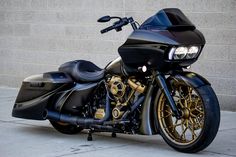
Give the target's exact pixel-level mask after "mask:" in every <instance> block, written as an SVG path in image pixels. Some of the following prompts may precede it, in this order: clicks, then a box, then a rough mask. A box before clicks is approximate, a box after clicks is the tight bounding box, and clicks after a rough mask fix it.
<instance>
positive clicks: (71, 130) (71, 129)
mask: <svg viewBox="0 0 236 157" xmlns="http://www.w3.org/2000/svg"><path fill="white" fill-rule="evenodd" d="M49 121H50V123H51V125H52V126H53V128H54V129H56V130H57V131H59V132H60V133H63V134H69V135H73V134H77V133H79V132H81V131H82V130H83V128H81V127H79V126H76V125H71V124H68V123H62V122H56V121H52V120H49Z"/></svg>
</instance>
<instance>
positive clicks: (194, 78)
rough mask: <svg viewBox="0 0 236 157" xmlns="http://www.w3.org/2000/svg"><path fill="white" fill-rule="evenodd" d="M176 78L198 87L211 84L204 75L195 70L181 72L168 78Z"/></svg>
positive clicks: (169, 79)
mask: <svg viewBox="0 0 236 157" xmlns="http://www.w3.org/2000/svg"><path fill="white" fill-rule="evenodd" d="M171 80H176V81H181V82H184V83H186V84H188V85H191V86H192V87H194V88H198V87H201V86H204V85H211V84H210V83H209V82H208V81H207V80H206V79H205V78H204V77H202V76H201V75H199V74H197V73H194V72H187V71H185V72H181V73H177V74H174V75H171V76H170V77H169V78H168V81H167V82H169V81H171Z"/></svg>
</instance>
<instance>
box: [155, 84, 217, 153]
mask: <svg viewBox="0 0 236 157" xmlns="http://www.w3.org/2000/svg"><path fill="white" fill-rule="evenodd" d="M170 92H171V93H172V96H173V98H174V101H175V103H176V105H177V108H178V109H179V110H180V111H181V113H182V117H181V119H177V118H175V116H174V115H173V113H172V111H171V109H170V106H169V104H168V103H167V100H166V98H165V96H164V93H162V92H160V91H159V92H158V94H157V96H156V99H155V105H154V109H155V113H156V116H155V117H156V119H157V126H158V128H159V131H160V134H161V135H162V137H163V139H164V140H165V141H166V142H167V144H168V145H170V146H171V147H173V148H174V149H176V150H177V151H180V152H185V153H194V152H198V151H201V150H203V149H205V148H206V147H207V146H208V145H209V144H210V143H211V142H212V141H213V139H214V138H215V136H216V134H217V132H218V128H219V123H220V108H219V103H218V100H217V97H216V95H215V93H214V91H213V89H212V88H211V86H210V85H205V86H201V87H199V88H193V87H192V86H191V85H189V84H186V83H184V82H177V81H175V82H172V83H171V89H170Z"/></svg>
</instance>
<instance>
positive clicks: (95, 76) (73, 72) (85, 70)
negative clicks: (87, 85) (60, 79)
mask: <svg viewBox="0 0 236 157" xmlns="http://www.w3.org/2000/svg"><path fill="white" fill-rule="evenodd" d="M59 71H61V72H65V73H67V74H69V75H70V76H71V77H72V78H73V79H74V80H75V81H76V82H96V81H99V80H101V79H102V78H103V76H104V70H103V69H101V68H99V67H98V66H96V65H95V64H93V63H92V62H89V61H86V60H75V61H70V62H66V63H64V64H62V65H61V66H60V67H59Z"/></svg>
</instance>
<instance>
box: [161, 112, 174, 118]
mask: <svg viewBox="0 0 236 157" xmlns="http://www.w3.org/2000/svg"><path fill="white" fill-rule="evenodd" d="M171 115H172V112H168V114H167V115H165V116H161V118H167V117H169V116H171Z"/></svg>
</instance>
